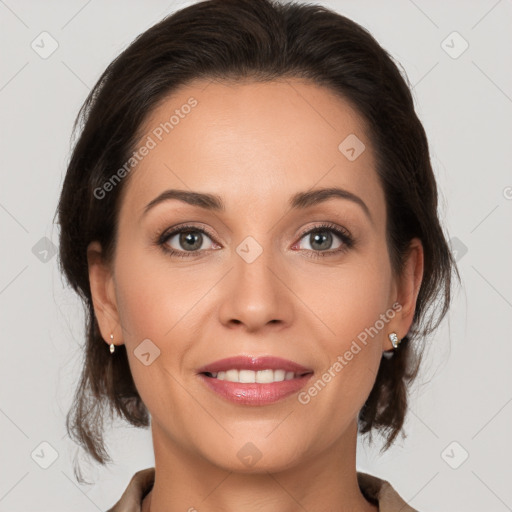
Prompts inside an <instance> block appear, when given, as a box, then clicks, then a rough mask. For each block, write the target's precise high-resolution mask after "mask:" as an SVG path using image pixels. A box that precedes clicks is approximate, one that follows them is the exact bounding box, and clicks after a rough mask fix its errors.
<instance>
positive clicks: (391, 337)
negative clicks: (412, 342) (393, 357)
mask: <svg viewBox="0 0 512 512" xmlns="http://www.w3.org/2000/svg"><path fill="white" fill-rule="evenodd" d="M388 338H389V340H390V341H391V344H392V345H393V348H395V349H396V348H397V347H398V345H399V344H400V342H401V341H402V340H399V339H398V335H397V334H396V332H392V333H391V334H388Z"/></svg>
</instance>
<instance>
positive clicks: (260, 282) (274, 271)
mask: <svg viewBox="0 0 512 512" xmlns="http://www.w3.org/2000/svg"><path fill="white" fill-rule="evenodd" d="M256 236H257V237H258V240H257V239H256ZM256 236H247V237H246V238H244V239H243V240H242V241H241V242H240V243H239V244H238V246H236V247H235V251H234V253H233V266H234V268H233V271H232V272H230V278H229V279H230V280H229V284H226V286H227V288H228V289H227V290H226V294H225V295H224V300H223V304H222V307H221V309H220V311H221V321H222V322H223V323H230V322H231V323H242V324H245V326H246V327H247V328H248V329H249V330H256V329H258V328H261V327H263V326H264V325H266V324H268V323H269V322H272V323H276V322H277V323H288V322H290V321H291V318H292V304H291V297H290V293H289V291H288V290H287V288H286V286H284V284H283V282H282V281H283V280H284V279H283V277H281V278H279V277H278V274H279V273H280V272H281V271H280V270H278V269H280V268H282V266H281V265H280V261H279V253H278V252H277V251H275V248H274V247H273V244H272V241H271V233H266V234H265V233H263V234H259V235H256Z"/></svg>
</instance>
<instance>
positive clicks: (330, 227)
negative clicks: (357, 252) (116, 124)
mask: <svg viewBox="0 0 512 512" xmlns="http://www.w3.org/2000/svg"><path fill="white" fill-rule="evenodd" d="M324 231H332V232H333V233H335V234H336V235H337V236H338V237H339V238H340V239H341V241H342V242H343V245H342V246H341V247H340V248H338V249H334V250H333V249H331V250H328V251H315V250H312V249H304V250H305V251H307V252H308V253H310V255H309V257H312V258H325V257H326V256H334V255H337V254H341V253H343V252H345V251H348V250H349V249H351V248H352V247H353V246H354V244H355V241H354V239H353V238H352V236H351V235H350V234H349V232H348V231H346V230H344V229H341V228H339V227H338V226H336V225H335V224H331V223H329V222H325V223H323V224H320V225H319V226H315V227H314V228H311V229H309V230H307V231H305V232H303V233H301V234H300V237H299V241H300V240H302V238H304V236H305V235H311V234H313V233H322V232H324ZM182 232H197V233H203V234H204V235H207V236H208V237H209V238H211V239H212V240H213V241H214V242H215V237H214V236H213V235H212V234H211V233H209V232H208V230H206V229H204V228H199V227H197V226H194V225H182V226H179V227H178V228H176V229H173V230H171V231H164V233H162V234H161V235H159V236H158V238H157V242H156V243H157V245H159V246H160V247H161V248H162V250H163V251H164V252H165V253H166V254H168V255H169V256H171V257H174V256H176V257H178V258H190V257H194V256H195V255H197V254H198V253H199V252H201V251H177V250H175V249H170V248H169V247H168V246H167V245H166V244H167V242H168V240H169V239H170V238H172V237H173V236H174V235H176V234H179V233H182ZM216 243H217V242H216Z"/></svg>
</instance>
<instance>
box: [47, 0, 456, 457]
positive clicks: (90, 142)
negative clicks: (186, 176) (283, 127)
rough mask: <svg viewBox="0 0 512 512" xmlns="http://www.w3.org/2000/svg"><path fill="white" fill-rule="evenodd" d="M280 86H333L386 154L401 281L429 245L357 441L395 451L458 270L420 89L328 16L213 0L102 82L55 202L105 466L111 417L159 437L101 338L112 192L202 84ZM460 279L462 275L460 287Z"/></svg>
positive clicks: (83, 414) (78, 404)
mask: <svg viewBox="0 0 512 512" xmlns="http://www.w3.org/2000/svg"><path fill="white" fill-rule="evenodd" d="M201 78H206V79H215V80H235V81H236V80H242V79H244V80H254V81H271V80H276V79H281V78H301V79H305V80H308V81H310V82H312V83H314V84H318V85H320V86H324V87H328V88H329V89H330V90H331V91H334V92H335V93H336V94H338V95H339V96H340V97H342V98H343V99H345V100H346V101H348V102H349V103H350V104H351V105H352V106H353V107H354V108H355V109H356V111H357V112H358V113H359V114H360V116H361V118H362V119H363V120H364V122H365V125H366V127H367V130H368V136H369V137H370V142H371V144H372V147H373V149H374V151H375V154H376V159H377V169H376V170H377V173H378V176H379V179H380V182H381V184H382V187H383V189H384V193H385V197H386V208H387V242H388V248H389V252H390V257H391V262H392V266H393V271H394V272H395V273H396V275H400V272H401V269H402V264H403V262H404V258H405V256H406V254H407V250H408V247H409V243H410V241H411V239H412V238H413V237H418V238H420V239H421V241H422V243H423V248H424V265H425V266H424V277H423V281H422V284H421V288H420V291H419V296H418V300H417V304H416V310H415V314H414V321H413V326H412V327H411V330H410V331H409V333H408V335H407V336H406V337H405V338H403V340H402V342H401V344H400V345H399V347H398V349H396V351H395V352H394V354H393V357H392V358H389V359H387V358H384V357H383V358H382V361H381V364H380V368H379V371H378V374H377V377H376V381H375V385H374V387H373V389H372V391H371V393H370V395H369V397H368V399H367V401H366V403H365V404H364V406H363V408H362V409H361V411H360V413H359V417H358V421H359V431H360V432H361V433H368V432H369V433H370V439H371V431H372V430H377V431H380V432H381V433H382V434H383V435H385V436H386V438H387V441H386V444H385V446H384V448H383V449H387V448H389V446H390V445H391V444H392V443H393V441H394V439H395V437H396V436H397V434H398V433H399V432H400V430H401V429H402V427H403V423H404V418H405V414H406V410H407V403H408V400H407V389H408V388H407V386H408V384H409V383H410V382H411V381H412V380H413V379H414V378H415V377H416V376H417V373H418V369H419V366H420V361H421V358H422V355H423V350H422V349H423V348H424V340H425V337H426V335H428V334H429V333H431V332H433V330H434V329H435V328H436V327H437V326H438V325H439V322H440V321H441V320H442V318H443V317H444V315H445V314H446V312H447V310H448V306H449V303H450V289H451V278H452V273H453V271H455V272H456V274H457V277H459V274H458V271H457V268H456V265H455V262H454V259H453V257H452V255H451V252H450V250H449V247H448V244H447V241H446V239H445V236H444V234H443V230H442V227H441V225H440V222H439V219H438V214H437V187H436V182H435V178H434V174H433V171H432V167H431V163H430V158H429V149H428V143H427V138H426V135H425V131H424V129H423V126H422V124H421V122H420V121H419V119H418V117H417V115H416V113H415V110H414V104H413V98H412V95H411V91H410V87H409V86H408V83H407V82H406V78H404V77H403V76H402V75H401V73H400V72H399V70H398V68H397V65H396V64H395V63H394V62H393V59H392V57H391V56H390V55H389V54H388V53H387V52H386V51H385V50H384V49H383V48H382V47H381V46H380V45H379V44H378V43H377V41H376V40H375V39H374V38H373V37H372V36H371V35H370V34H369V33H368V32H367V31H366V30H365V29H364V28H362V27H361V26H360V25H358V24H357V23H355V22H353V21H351V20H350V19H348V18H346V17H344V16H342V15H340V14H337V13H335V12H333V11H331V10H329V9H327V8H324V7H321V6H318V5H312V4H304V3H301V4H300V3H286V4H279V3H277V2H275V1H272V0H208V1H203V2H200V3H196V4H194V5H192V6H189V7H187V8H184V9H182V10H180V11H178V12H176V13H174V14H172V15H170V16H168V17H166V18H164V19H163V20H162V21H161V22H159V23H157V24H156V25H154V26H153V27H151V28H150V29H149V30H147V31H146V32H144V33H143V34H141V35H140V36H138V37H137V38H136V39H135V40H134V41H133V43H132V44H131V45H130V46H129V47H128V48H126V50H124V51H123V52H122V53H121V54H120V55H119V56H118V57H117V58H116V59H115V60H114V61H113V62H112V63H111V64H110V65H109V66H108V67H107V69H106V70H105V71H104V73H103V74H102V75H101V77H100V78H99V80H98V82H97V83H96V85H95V86H94V88H93V89H92V91H91V92H90V94H89V95H88V97H87V99H86V101H85V103H84V105H83V106H82V108H81V109H80V112H79V113H78V116H77V118H76V121H75V125H74V129H73V132H74V133H75V132H76V130H77V127H78V126H79V125H80V128H81V133H80V136H79V138H78V139H77V141H76V144H75V146H74V149H73V152H72V155H71V158H70V162H69V166H68V168H67V173H66V176H65V180H64V184H63V188H62V193H61V196H60V201H59V205H58V211H57V214H58V220H59V224H60V228H61V230H60V265H61V268H62V270H63V272H64V274H65V276H66V278H67V280H68V281H69V283H70V284H71V286H72V287H73V289H74V290H75V291H76V292H77V293H78V294H79V295H80V297H81V298H82V300H83V302H84V304H85V307H86V332H87V336H86V343H85V351H84V352H85V361H84V365H83V371H82V375H81V379H80V382H79V385H78V387H77V389H76V392H75V396H74V402H73V406H72V408H71V409H70V411H69V412H68V415H67V422H66V426H67V429H68V434H69V435H70V436H71V437H72V438H73V439H74V440H75V441H76V442H77V443H79V444H80V445H81V446H82V447H83V448H84V449H85V450H86V451H87V452H88V453H89V454H90V455H91V456H92V457H93V458H94V459H95V460H97V461H98V462H99V463H101V464H105V462H106V461H110V458H109V456H108V453H107V451H106V450H105V447H104V442H103V423H104V414H105V411H106V410H107V409H108V411H109V412H110V414H112V413H113V412H114V411H116V412H117V413H118V414H119V415H120V416H121V417H124V418H125V419H126V420H127V421H128V422H129V423H130V424H131V425H134V426H137V427H141V426H144V427H145V426H149V414H148V411H147V409H146V407H145V405H144V404H143V403H142V400H141V398H140V396H139V394H138V392H137V389H136V387H135V384H134V381H133V379H132V375H131V373H130V369H129V366H128V360H127V356H126V349H125V346H124V345H121V346H118V347H117V349H116V352H115V354H114V355H111V354H110V353H109V351H108V346H107V345H106V344H105V342H104V340H103V339H102V337H101V335H100V332H99V328H98V323H97V320H96V318H95V314H94V309H93V302H92V298H91V291H90V286H89V277H88V266H87V256H86V249H87V246H88V244H89V243H90V242H91V241H93V240H98V241H99V242H100V243H101V245H102V248H103V250H104V252H105V254H106V258H107V261H111V260H110V258H111V257H112V255H113V252H114V250H115V244H116V226H117V214H118V211H119V206H120V200H121V198H122V196H121V192H122V190H123V188H125V187H126V181H127V179H124V180H122V181H121V182H120V183H119V184H118V185H117V186H115V187H114V188H113V189H112V190H111V191H110V192H109V194H108V197H107V198H106V199H103V200H100V199H98V198H97V197H96V195H95V193H94V191H95V190H96V189H98V187H102V186H103V185H104V183H106V182H107V181H108V180H109V178H111V176H112V174H113V170H116V169H119V168H120V167H121V166H122V165H123V163H124V162H126V161H127V160H128V159H129V158H130V155H131V154H132V153H133V151H134V149H135V145H136V143H137V140H138V136H139V130H140V128H141V126H142V124H143V121H144V120H145V118H146V117H147V116H148V114H149V112H150V111H151V110H152V109H154V108H155V107H156V106H157V104H158V103H159V102H160V101H162V100H163V99H165V97H166V96H168V95H169V94H170V93H171V92H173V91H174V90H176V88H178V87H181V86H183V85H186V84H187V83H188V82H190V81H191V80H194V79H201ZM459 279H460V278H459Z"/></svg>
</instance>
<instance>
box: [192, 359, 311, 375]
mask: <svg viewBox="0 0 512 512" xmlns="http://www.w3.org/2000/svg"><path fill="white" fill-rule="evenodd" d="M233 368H236V369H237V370H253V371H255V372H257V371H259V370H285V371H287V372H293V373H310V372H312V371H313V370H311V369H310V368H306V367H305V366H302V365H300V364H298V363H294V362H293V361H289V360H288V359H282V358H281V357H271V356H262V357H250V356H235V357H228V358H226V359H220V360H219V361H215V362H213V363H210V364H207V365H206V366H203V367H201V368H199V369H198V370H197V373H207V372H208V373H212V372H225V371H227V370H231V369H233Z"/></svg>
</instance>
